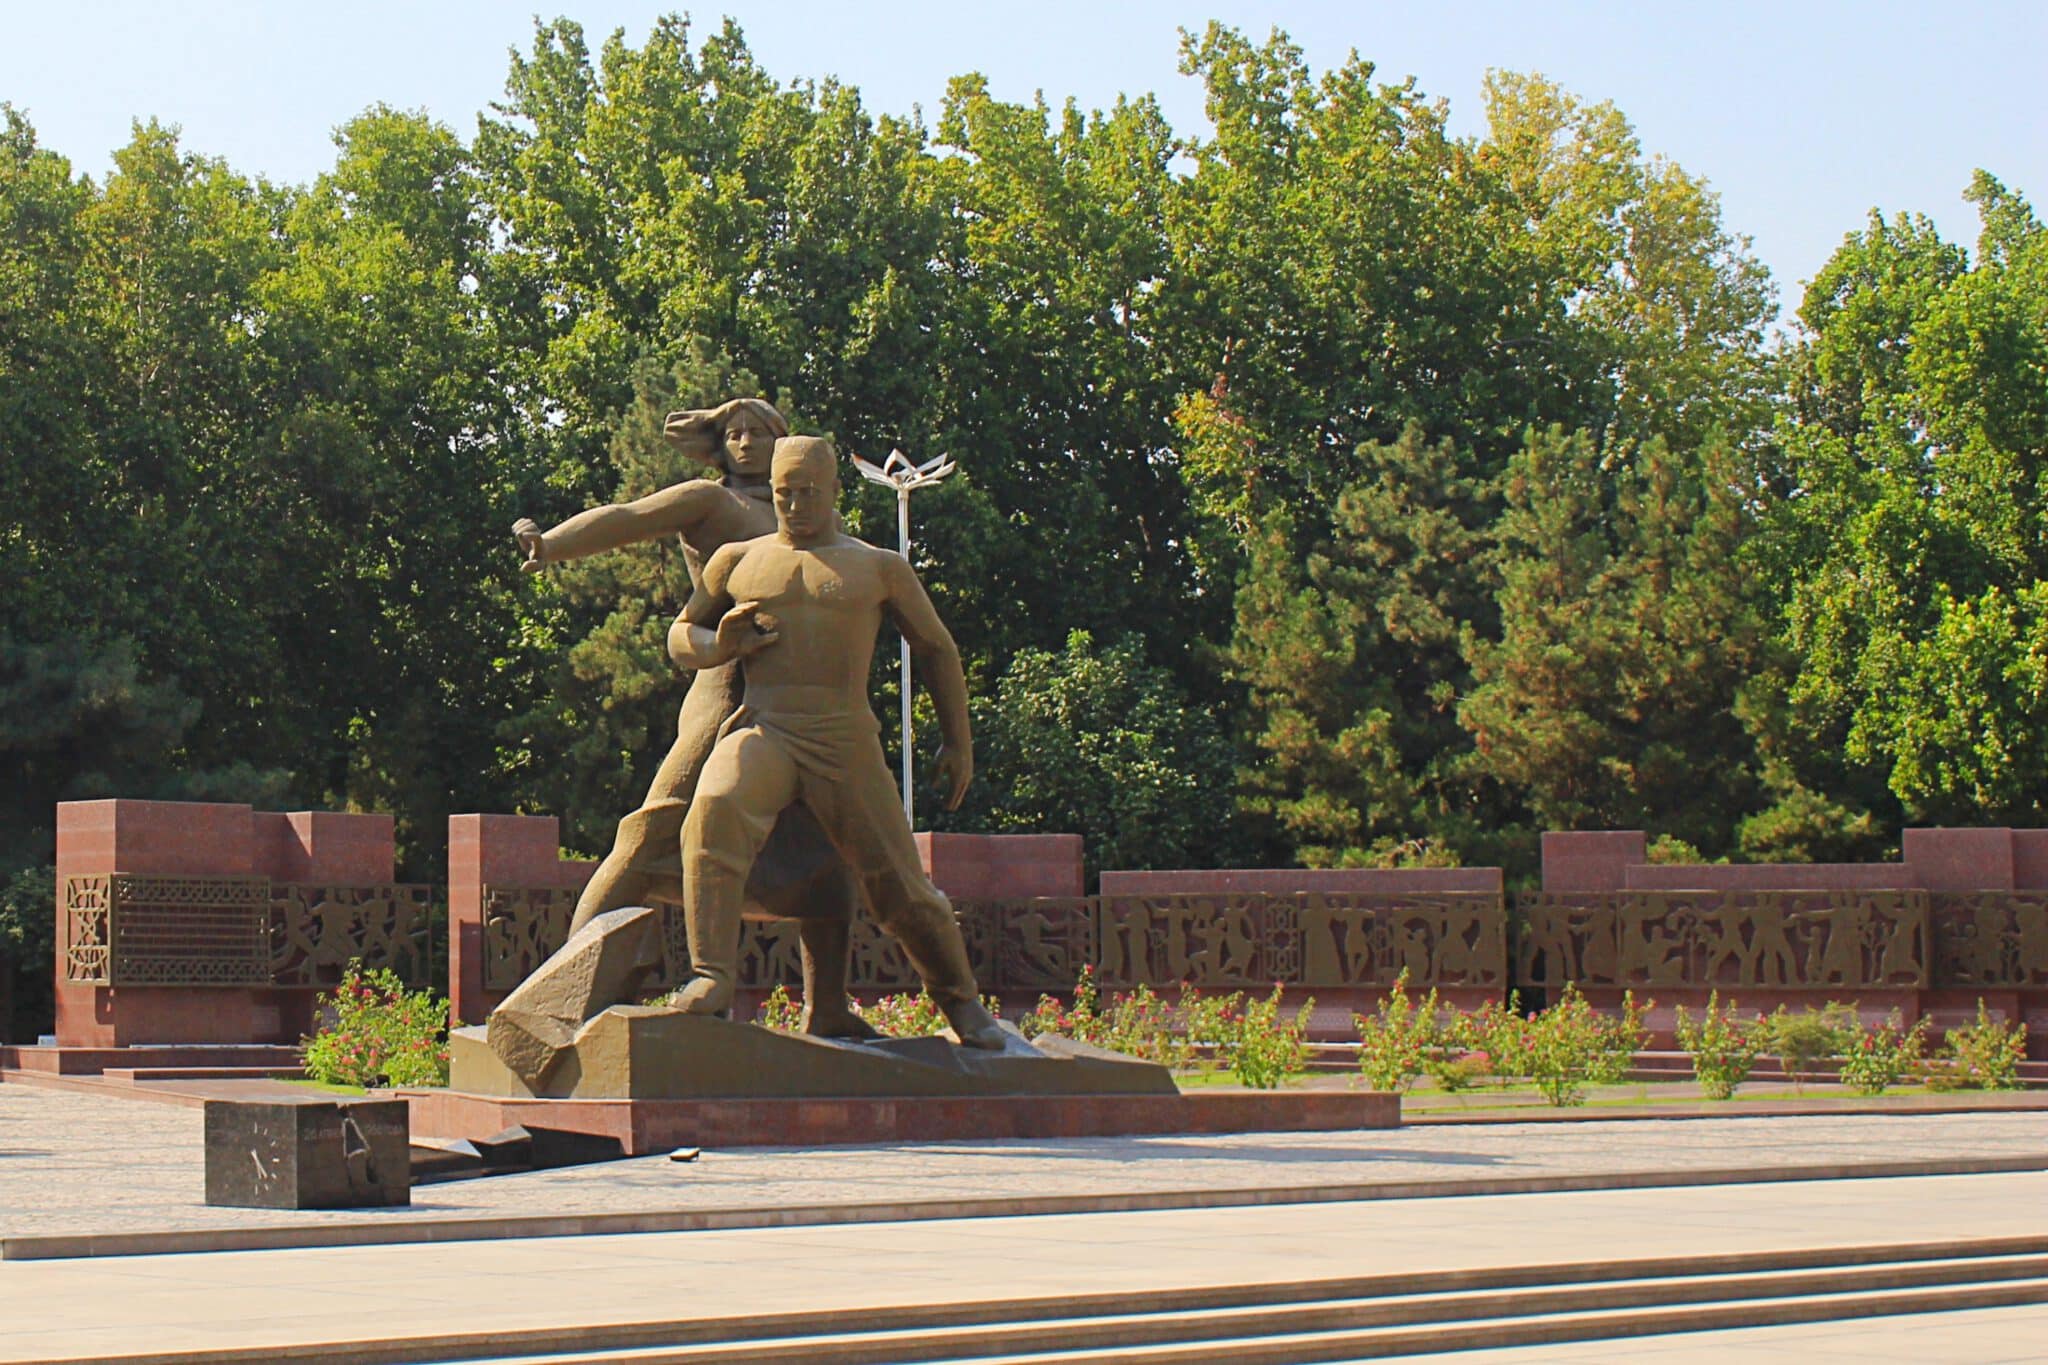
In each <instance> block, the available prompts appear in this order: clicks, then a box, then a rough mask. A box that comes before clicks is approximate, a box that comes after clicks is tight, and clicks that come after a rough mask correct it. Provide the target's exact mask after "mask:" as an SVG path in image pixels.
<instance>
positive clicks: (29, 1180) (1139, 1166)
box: [0, 1084, 2048, 1239]
mask: <svg viewBox="0 0 2048 1365" xmlns="http://www.w3.org/2000/svg"><path fill="white" fill-rule="evenodd" d="M201 1125H202V1112H201V1111H200V1110H199V1109H197V1108H188V1107H182V1106H176V1105H169V1104H158V1103H143V1102H138V1101H135V1100H124V1099H118V1098H114V1097H111V1096H102V1095H92V1094H84V1093H78V1092H72V1091H63V1090H53V1089H43V1088H40V1087H36V1086H32V1085H21V1084H7V1085H0V1239H19V1238H33V1237H48V1236H67V1237H75V1236H84V1235H101V1234H125V1233H136V1232H149V1231H171V1230H181V1229H182V1230H192V1229H212V1228H222V1229H233V1228H262V1227H301V1228H303V1227H318V1226H321V1225H323V1224H339V1223H347V1224H362V1223H367V1222H383V1223H418V1222H431V1221H441V1220H462V1219H486V1218H488V1219H507V1218H519V1217H533V1216H548V1217H560V1216H563V1215H576V1214H588V1215H608V1214H629V1213H647V1212H656V1211H668V1210H698V1211H719V1210H729V1211H744V1210H760V1209H784V1208H811V1209H818V1210H820V1211H821V1213H820V1217H825V1216H827V1215H828V1214H829V1209H830V1206H833V1205H849V1204H852V1205H865V1206H883V1207H882V1208H880V1209H877V1210H875V1211H874V1212H871V1213H869V1214H866V1215H864V1216H866V1217H869V1218H872V1217H874V1216H876V1215H877V1214H882V1213H886V1212H887V1211H888V1210H889V1209H891V1208H893V1209H896V1210H898V1216H903V1217H926V1216H933V1215H934V1214H937V1215H943V1214H944V1213H945V1212H946V1209H945V1208H944V1204H945V1203H946V1202H948V1201H976V1202H977V1203H979V1204H982V1205H983V1206H986V1204H987V1201H989V1200H990V1199H991V1198H992V1197H995V1198H999V1199H1008V1200H1028V1199H1033V1198H1051V1197H1060V1196H1075V1197H1086V1198H1090V1199H1094V1200H1098V1201H1100V1200H1102V1199H1105V1198H1109V1197H1113V1196H1117V1195H1145V1194H1159V1195H1169V1194H1173V1193H1176V1192H1187V1193H1191V1194H1193V1193H1200V1194H1203V1195H1213V1194H1216V1193H1217V1192H1225V1193H1226V1194H1228V1192H1236V1195H1237V1197H1235V1198H1230V1197H1226V1198H1224V1199H1223V1200H1222V1202H1226V1203H1232V1202H1234V1203H1253V1202H1261V1201H1267V1200H1271V1199H1273V1198H1274V1197H1275V1195H1276V1193H1277V1192H1280V1191H1285V1190H1290V1189H1293V1190H1301V1191H1303V1192H1304V1193H1305V1194H1306V1193H1312V1194H1313V1195H1314V1197H1316V1198H1321V1199H1328V1198H1337V1197H1343V1196H1344V1195H1345V1194H1346V1193H1347V1191H1346V1188H1345V1187H1352V1188H1351V1189H1350V1191H1349V1193H1350V1194H1351V1195H1352V1197H1384V1196H1385V1195H1386V1194H1388V1193H1402V1192H1406V1190H1407V1188H1408V1187H1411V1186H1416V1185H1421V1186H1426V1187H1429V1188H1431V1189H1440V1190H1441V1191H1442V1192H1446V1193H1450V1192H1456V1191H1457V1190H1458V1189H1459V1187H1466V1188H1473V1187H1477V1188H1482V1189H1483V1188H1486V1183H1490V1182H1506V1181H1518V1180H1519V1181H1527V1180H1541V1179H1545V1178H1555V1177H1611V1176H1615V1175H1618V1174H1622V1173H1652V1172H1654V1173H1659V1174H1660V1175H1663V1176H1667V1177H1669V1179H1670V1180H1671V1181H1673V1182H1683V1181H1684V1180H1686V1179H1687V1178H1688V1177H1689V1176H1695V1175H1700V1174H1705V1173H1715V1174H1716V1175H1721V1176H1725V1175H1726V1173H1729V1172H1731V1171H1758V1172H1764V1171H1771V1170H1783V1169H1787V1168H1791V1169H1797V1170H1800V1171H1803V1172H1809V1173H1810V1172H1813V1171H1815V1170H1819V1169H1843V1170H1853V1169H1857V1168H1865V1169H1867V1168H1868V1167H1869V1166H1870V1165H1871V1164H1873V1163H1911V1162H1954V1161H1960V1160H1978V1161H1987V1162H2001V1161H2005V1162H2015V1163H2017V1162H2025V1161H2028V1160H2034V1161H2048V1113H2026V1112H2021V1113H1985V1114H1952V1115H1939V1116H1912V1117H1897V1116H1890V1115H1868V1116H1854V1117H1847V1116H1845V1117H1836V1118H1802V1119H1797V1120H1782V1119H1767V1118H1730V1119H1699V1120H1675V1121H1670V1122H1645V1121H1642V1120H1627V1121H1611V1122H1598V1121H1593V1122H1586V1123H1569V1124H1554V1123H1541V1124H1539V1123H1530V1124H1485V1125H1471V1126H1457V1127H1428V1128H1425V1127H1417V1128H1408V1129H1396V1130H1387V1131H1375V1132H1364V1133H1252V1134H1242V1135H1232V1136H1197V1137H1155V1138H1080V1139H1066V1140H1060V1141H1009V1142H952V1143H914V1144H910V1143H907V1144H900V1145H889V1146H876V1147H826V1148H810V1149H805V1150H788V1149H775V1148H736V1149H733V1150H730V1151H718V1150H715V1149H714V1150H707V1151H706V1152H705V1153H704V1154H703V1156H701V1157H700V1158H699V1159H698V1160H696V1161H694V1162H691V1163H688V1164H679V1163H675V1162H671V1161H669V1160H668V1159H667V1158H666V1157H665V1156H656V1157H643V1158H636V1159H632V1160H625V1161H612V1162H605V1163H602V1164H598V1165H592V1166H582V1167H574V1168H569V1169H564V1170H556V1171H543V1172H534V1173H530V1174H522V1175H508V1176H498V1177H494V1178H490V1179H482V1180H465V1181H457V1182H451V1183H447V1184H436V1185H423V1186H420V1187H418V1188H417V1189H415V1190H414V1191H413V1203H412V1206H411V1207H410V1208H399V1209H383V1210H349V1211H340V1212H331V1213H299V1212H285V1211H278V1210H266V1209H227V1208H208V1207H206V1206H205V1205H204V1204H203V1203H202V1202H201V1187H202V1179H201V1177H202V1171H203V1162H202V1153H201ZM1493 1187H1494V1188H1499V1185H1498V1184H1497V1183H1495V1184H1494V1185H1493ZM1511 1188H1512V1187H1511ZM1524 1188H1526V1186H1524ZM2044 1207H2048V1205H2044Z"/></svg>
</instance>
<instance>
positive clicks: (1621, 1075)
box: [1566, 987, 1657, 1085]
mask: <svg viewBox="0 0 2048 1365" xmlns="http://www.w3.org/2000/svg"><path fill="white" fill-rule="evenodd" d="M1566 989H1568V990H1569V989H1572V988H1571V987H1567V988H1566ZM1656 1005H1657V1002H1656V1001H1654V1000H1646V1001H1644V1002H1643V1003H1642V1004H1640V1005H1638V1004H1637V1003H1636V993H1635V992H1634V991H1623V992H1622V995H1621V1015H1620V1017H1619V1018H1616V1017H1614V1016H1612V1015H1600V1016H1598V1018H1597V1027H1598V1029H1599V1046H1598V1048H1597V1049H1596V1050H1595V1051H1594V1054H1593V1060H1592V1061H1591V1062H1590V1063H1588V1065H1587V1068H1586V1079H1587V1080H1588V1081H1590V1082H1591V1083H1592V1084H1594V1085H1620V1084H1621V1083H1622V1082H1623V1081H1625V1080H1627V1079H1628V1069H1629V1068H1630V1067H1631V1066H1633V1065H1634V1064H1635V1060H1636V1054H1637V1053H1638V1052H1640V1051H1642V1050H1643V1048H1644V1047H1645V1046H1647V1045H1648V1043H1649V1041H1650V1031H1649V1030H1648V1029H1647V1028H1645V1027H1643V1016H1644V1015H1646V1014H1648V1013H1649V1012H1650V1011H1651V1010H1652V1009H1654V1008H1656Z"/></svg>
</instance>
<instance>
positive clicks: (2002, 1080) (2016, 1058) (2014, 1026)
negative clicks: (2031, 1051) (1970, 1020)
mask: <svg viewBox="0 0 2048 1365" xmlns="http://www.w3.org/2000/svg"><path fill="white" fill-rule="evenodd" d="M1948 1051H1949V1056H1950V1057H1951V1058H1953V1059H1954V1071H1955V1073H1956V1078H1957V1080H1958V1082H1959V1083H1960V1084H1965V1085H1977V1086H1982V1087H1983V1088H1984V1089H1986V1090H2017V1089H2019V1085H2020V1063H2021V1062H2022V1061H2023V1060H2025V1058H2026V1055H2027V1026H2026V1025H2025V1024H2021V1023H2001V1022H1999V1021H1998V1020H1996V1019H1993V1018H1992V1017H1991V1015H1990V1012H1989V1011H1987V1010H1986V1009H1985V1008H1984V1002H1983V1001H1982V1000H1979V1001H1978V1002H1977V1022H1976V1023H1974V1024H1970V1025H1967V1026H1965V1027H1963V1028H1953V1029H1950V1030H1949V1031H1948Z"/></svg>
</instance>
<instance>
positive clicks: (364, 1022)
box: [305, 961, 449, 1086]
mask: <svg viewBox="0 0 2048 1365" xmlns="http://www.w3.org/2000/svg"><path fill="white" fill-rule="evenodd" d="M316 1010H317V1011H318V1017H322V1018H325V1017H327V1016H329V1015H331V1016H332V1018H331V1020H330V1022H328V1023H326V1024H325V1025H323V1026H322V1027H320V1028H319V1029H318V1030H317V1031H315V1033H314V1034H313V1036H312V1037H310V1038H308V1039H306V1040H305V1046H306V1053H305V1059H306V1063H305V1064H306V1074H307V1075H308V1076H310V1077H312V1078H313V1079H314V1080H316V1081H321V1082H323V1083H325V1084H328V1085H360V1086H372V1085H396V1086H437V1085H446V1084H448V1023H449V1021H448V1002H447V1001H446V1000H445V999H443V998H441V997H440V996H438V995H436V994H434V993H433V992H432V991H430V990H421V991H408V990H406V988H405V982H404V981H402V980H400V979H399V976H398V974H397V973H396V972H394V971H392V970H391V969H390V968H388V967H379V968H377V969H376V970H374V971H365V970H364V969H363V964H362V963H361V962H360V961H352V962H350V963H349V964H348V968H347V970H346V971H344V972H343V973H342V976H341V981H340V983H339V984H337V985H336V986H335V988H334V989H333V990H332V991H331V992H328V993H326V994H323V995H322V996H321V997H320V999H319V1001H318V1002H317V1005H316Z"/></svg>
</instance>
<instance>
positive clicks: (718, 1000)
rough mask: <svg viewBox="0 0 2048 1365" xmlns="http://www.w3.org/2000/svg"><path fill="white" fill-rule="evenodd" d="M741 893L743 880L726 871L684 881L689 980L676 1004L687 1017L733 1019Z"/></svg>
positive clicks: (686, 877) (736, 981)
mask: <svg viewBox="0 0 2048 1365" xmlns="http://www.w3.org/2000/svg"><path fill="white" fill-rule="evenodd" d="M740 889H741V888H740V882H739V880H738V879H737V878H735V877H733V876H731V875H730V874H729V873H727V872H725V871H724V870H723V869H720V870H718V871H712V872H701V873H698V874H697V875H695V876H687V875H686V876H685V878H684V883H683V928H684V930H685V932H687V933H688V934H689V936H690V980H689V981H687V982H685V983H684V985H683V988H682V989H681V990H679V991H677V992H676V995H675V1004H676V1006H677V1008H679V1009H681V1010H682V1011H683V1012H684V1013H686V1014H715V1015H718V1016H719V1017H720V1018H729V1017H730V1016H731V1014H732V1000H733V994H734V992H735V990H736V989H737V988H738V984H739V956H740Z"/></svg>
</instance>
